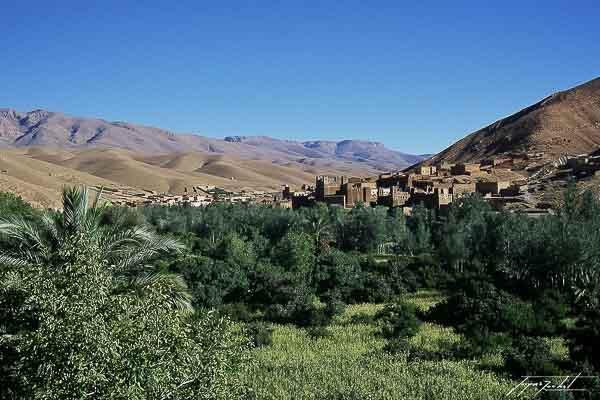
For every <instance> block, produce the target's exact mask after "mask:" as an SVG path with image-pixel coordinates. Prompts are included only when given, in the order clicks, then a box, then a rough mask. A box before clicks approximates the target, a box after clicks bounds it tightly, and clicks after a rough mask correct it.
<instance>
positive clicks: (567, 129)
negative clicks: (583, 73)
mask: <svg viewBox="0 0 600 400" xmlns="http://www.w3.org/2000/svg"><path fill="white" fill-rule="evenodd" d="M598 148H600V78H597V79H594V80H592V81H589V82H587V83H584V84H582V85H580V86H577V87H574V88H572V89H569V90H566V91H562V92H558V93H555V94H553V95H551V96H549V97H546V98H545V99H543V100H541V101H540V102H538V103H536V104H533V105H531V106H529V107H527V108H525V109H523V110H521V111H519V112H517V113H515V114H513V115H511V116H509V117H506V118H503V119H501V120H499V121H496V122H494V123H493V124H491V125H489V126H486V127H485V128H483V129H480V130H478V131H476V132H473V133H471V134H470V135H468V136H466V137H465V138H464V139H462V140H460V141H458V142H456V143H454V144H453V145H452V146H450V147H448V148H447V149H445V150H444V151H442V152H440V153H438V154H437V155H436V156H434V157H433V158H432V159H431V162H440V161H449V162H465V161H478V160H481V159H483V158H489V157H497V156H502V155H507V154H514V153H543V158H545V159H554V158H557V157H559V156H561V155H565V154H568V155H576V154H582V153H591V152H593V151H595V150H597V149H598Z"/></svg>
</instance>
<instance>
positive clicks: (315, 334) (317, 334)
mask: <svg viewBox="0 0 600 400" xmlns="http://www.w3.org/2000/svg"><path fill="white" fill-rule="evenodd" d="M306 333H307V334H308V336H310V337H311V338H312V339H322V338H327V337H331V336H333V332H331V330H329V329H327V327H325V326H313V327H310V328H308V329H307V330H306Z"/></svg>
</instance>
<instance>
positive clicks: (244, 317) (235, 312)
mask: <svg viewBox="0 0 600 400" xmlns="http://www.w3.org/2000/svg"><path fill="white" fill-rule="evenodd" d="M218 310H219V313H220V314H222V315H226V316H228V317H229V318H230V319H231V320H233V321H240V322H251V321H254V320H256V319H257V318H258V317H257V315H256V314H255V313H253V312H252V311H250V309H249V308H248V306H247V305H246V304H244V303H231V304H223V305H222V306H220V307H219V308H218Z"/></svg>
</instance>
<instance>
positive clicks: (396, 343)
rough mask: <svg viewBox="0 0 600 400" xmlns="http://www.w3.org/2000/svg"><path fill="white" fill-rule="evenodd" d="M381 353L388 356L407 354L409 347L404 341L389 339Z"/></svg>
mask: <svg viewBox="0 0 600 400" xmlns="http://www.w3.org/2000/svg"><path fill="white" fill-rule="evenodd" d="M383 351H385V352H386V353H389V354H409V353H410V351H411V345H410V343H409V342H408V340H406V339H398V338H394V339H390V340H388V341H387V342H386V343H385V346H383Z"/></svg>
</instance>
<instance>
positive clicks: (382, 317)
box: [375, 302, 422, 339]
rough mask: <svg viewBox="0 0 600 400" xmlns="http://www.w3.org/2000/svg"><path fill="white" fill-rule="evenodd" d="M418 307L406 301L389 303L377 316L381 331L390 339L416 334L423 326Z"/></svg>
mask: <svg viewBox="0 0 600 400" xmlns="http://www.w3.org/2000/svg"><path fill="white" fill-rule="evenodd" d="M416 311H417V310H416V307H415V306H414V305H412V304H407V303H404V302H396V303H392V304H388V305H386V306H385V307H384V309H383V310H381V311H379V312H378V313H377V315H376V316H375V318H376V319H377V320H378V321H380V322H381V333H382V334H383V336H384V337H386V338H388V339H403V338H409V337H411V336H414V335H415V334H416V333H417V332H418V331H419V327H420V326H421V323H422V322H421V320H419V319H418V318H417V316H416Z"/></svg>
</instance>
